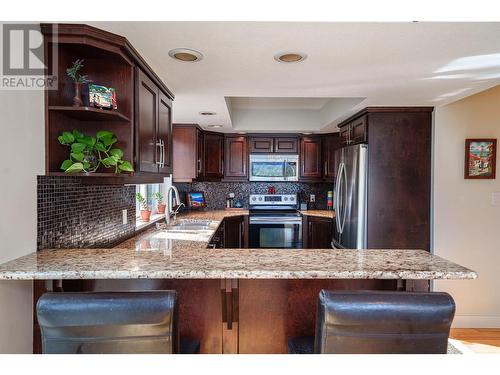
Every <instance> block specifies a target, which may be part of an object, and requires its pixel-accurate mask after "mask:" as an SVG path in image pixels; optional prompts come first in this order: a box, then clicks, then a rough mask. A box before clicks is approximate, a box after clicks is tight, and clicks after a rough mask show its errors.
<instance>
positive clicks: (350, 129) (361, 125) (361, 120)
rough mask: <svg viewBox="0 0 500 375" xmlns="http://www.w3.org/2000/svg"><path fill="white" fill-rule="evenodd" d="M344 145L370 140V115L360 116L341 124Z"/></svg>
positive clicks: (341, 137) (341, 136) (342, 143)
mask: <svg viewBox="0 0 500 375" xmlns="http://www.w3.org/2000/svg"><path fill="white" fill-rule="evenodd" d="M339 128H340V140H341V145H342V146H350V145H354V144H357V143H365V142H367V140H368V117H367V116H366V115H365V116H360V117H358V118H356V119H354V120H352V121H350V122H344V123H342V124H340V125H339Z"/></svg>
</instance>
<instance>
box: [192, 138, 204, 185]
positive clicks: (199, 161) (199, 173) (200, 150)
mask: <svg viewBox="0 0 500 375" xmlns="http://www.w3.org/2000/svg"><path fill="white" fill-rule="evenodd" d="M193 149H196V167H195V176H196V177H195V178H196V179H203V177H204V176H205V167H204V165H205V163H204V162H203V159H204V157H205V143H204V139H203V132H202V131H201V130H200V129H196V142H195V144H194V146H193Z"/></svg>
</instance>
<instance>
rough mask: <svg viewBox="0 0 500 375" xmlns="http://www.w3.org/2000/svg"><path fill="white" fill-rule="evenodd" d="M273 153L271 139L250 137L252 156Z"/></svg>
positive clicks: (272, 140) (272, 139)
mask: <svg viewBox="0 0 500 375" xmlns="http://www.w3.org/2000/svg"><path fill="white" fill-rule="evenodd" d="M273 151H274V138H273V137H250V152H251V153H252V154H256V153H263V154H269V153H271V152H273Z"/></svg>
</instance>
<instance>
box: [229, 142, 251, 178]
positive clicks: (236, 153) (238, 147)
mask: <svg viewBox="0 0 500 375" xmlns="http://www.w3.org/2000/svg"><path fill="white" fill-rule="evenodd" d="M224 178H225V179H229V180H247V179H248V138H247V137H245V136H226V137H225V138H224Z"/></svg>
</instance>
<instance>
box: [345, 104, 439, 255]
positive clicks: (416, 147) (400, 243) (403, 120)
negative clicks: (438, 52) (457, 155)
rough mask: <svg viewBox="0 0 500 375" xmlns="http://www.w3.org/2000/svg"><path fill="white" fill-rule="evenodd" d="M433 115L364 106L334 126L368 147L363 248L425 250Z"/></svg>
mask: <svg viewBox="0 0 500 375" xmlns="http://www.w3.org/2000/svg"><path fill="white" fill-rule="evenodd" d="M432 111H433V108H432V107H368V108H365V109H364V110H363V111H361V112H359V113H357V114H355V115H354V116H352V117H351V118H349V119H347V120H345V121H344V122H343V123H341V124H340V125H339V127H340V129H341V130H343V129H344V128H345V127H350V128H351V129H352V136H351V140H352V141H353V142H352V143H351V144H354V143H359V142H363V140H366V141H367V143H368V171H369V173H368V178H367V184H368V189H367V247H368V248H378V249H383V248H386V249H424V250H429V249H430V225H431V221H430V212H431V206H430V203H431V165H432V163H431V146H432ZM388 234H390V235H388Z"/></svg>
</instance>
